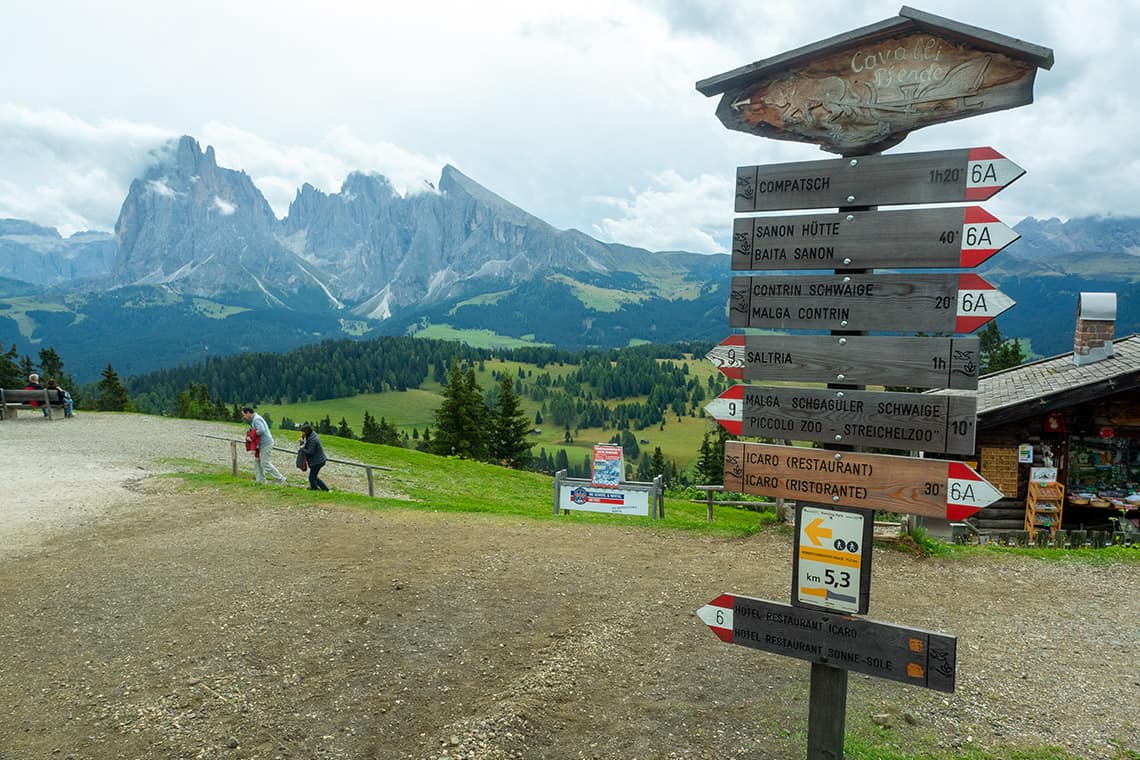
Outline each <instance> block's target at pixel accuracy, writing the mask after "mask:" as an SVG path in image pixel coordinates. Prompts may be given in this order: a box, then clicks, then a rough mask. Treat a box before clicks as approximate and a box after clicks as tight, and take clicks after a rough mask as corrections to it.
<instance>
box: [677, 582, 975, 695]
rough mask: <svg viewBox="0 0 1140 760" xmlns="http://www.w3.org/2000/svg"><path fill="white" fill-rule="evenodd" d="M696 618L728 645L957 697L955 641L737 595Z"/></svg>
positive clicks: (716, 601) (711, 604)
mask: <svg viewBox="0 0 1140 760" xmlns="http://www.w3.org/2000/svg"><path fill="white" fill-rule="evenodd" d="M697 617H699V618H700V619H701V620H702V621H703V622H704V623H705V625H707V626H708V627H709V628H710V629H711V630H712V632H713V633H715V634H716V635H717V638H719V639H720V640H721V641H723V642H725V643H726V644H739V645H740V646H746V647H751V648H753V649H761V650H763V651H765V652H773V653H775V654H782V655H787V656H788V657H797V658H799V659H801V660H809V661H811V662H817V663H821V664H825V665H831V666H833V667H836V668H843V669H844V670H854V671H855V672H857V673H866V674H867V675H869V676H875V677H876V678H886V679H889V680H892V681H902V682H903V683H909V684H912V685H914V686H922V687H925V688H928V689H935V690H937V691H954V672H955V669H956V667H957V655H958V640H957V639H956V638H954V637H953V636H947V635H945V634H942V633H932V632H930V631H921V630H915V629H912V628H902V627H901V626H897V625H891V624H890V623H878V622H875V621H873V620H865V619H863V618H856V617H850V616H848V615H842V614H837V613H834V612H823V611H816V610H812V609H805V608H802V607H791V606H789V605H787V604H780V603H779V602H769V601H767V600H764V599H753V598H752V597H747V596H740V595H738V594H721V595H720V596H718V597H717V598H716V599H713V600H712V601H711V602H709V603H708V604H706V605H705V606H704V607H701V608H700V609H699V610H697Z"/></svg>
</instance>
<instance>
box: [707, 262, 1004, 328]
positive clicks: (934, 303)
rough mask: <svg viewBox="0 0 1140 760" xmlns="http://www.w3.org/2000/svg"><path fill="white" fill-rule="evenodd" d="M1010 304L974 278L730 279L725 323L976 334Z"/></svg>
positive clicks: (918, 275)
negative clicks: (726, 320)
mask: <svg viewBox="0 0 1140 760" xmlns="http://www.w3.org/2000/svg"><path fill="white" fill-rule="evenodd" d="M1013 303H1014V302H1013V299H1012V298H1010V297H1009V296H1007V295H1006V294H1005V293H1002V292H1001V291H1000V290H998V289H997V288H995V287H994V286H993V285H991V284H990V283H988V282H986V281H985V280H983V279H982V278H981V277H979V276H978V275H976V274H863V275H846V276H838V275H832V276H808V275H804V276H798V277H733V278H732V293H731V300H730V302H729V310H728V324H729V326H730V327H764V328H768V329H780V330H787V329H793V330H888V331H890V330H907V331H910V330H923V331H932V332H973V331H974V330H976V329H978V328H979V327H981V326H982V325H984V324H985V323H986V322H989V321H990V320H991V319H993V318H994V317H996V316H997V315H999V314H1001V313H1002V312H1003V311H1005V310H1006V309H1008V308H1009V307H1011V306H1013Z"/></svg>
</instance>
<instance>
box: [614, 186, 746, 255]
mask: <svg viewBox="0 0 1140 760" xmlns="http://www.w3.org/2000/svg"><path fill="white" fill-rule="evenodd" d="M734 179H735V178H734ZM733 184H734V183H733V182H730V181H729V180H728V179H727V178H725V177H720V176H714V175H711V174H702V175H700V176H698V177H695V178H693V179H686V178H684V177H682V176H681V175H680V174H678V173H677V172H676V171H673V170H672V169H670V170H667V171H663V172H660V173H658V174H656V175H654V176H653V177H652V182H651V185H650V187H648V188H646V189H644V190H640V191H639V190H635V189H633V188H630V191H629V197H627V198H615V197H599V198H595V200H597V201H600V202H602V203H605V204H607V205H609V206H612V207H614V208H616V209H618V210H619V211H620V212H621V216H620V217H617V218H610V217H607V218H605V219H603V220H602V221H601V223H600V224H596V225H594V236H595V237H597V238H598V239H600V240H605V241H608V242H615V243H624V244H626V245H633V246H640V247H642V248H648V249H649V250H651V251H661V250H681V251H694V252H697V253H719V252H723V251H725V250H726V247H727V245H726V244H727V239H728V236H729V233H730V231H731V229H730V228H731V213H730V209H731V208H732V198H733Z"/></svg>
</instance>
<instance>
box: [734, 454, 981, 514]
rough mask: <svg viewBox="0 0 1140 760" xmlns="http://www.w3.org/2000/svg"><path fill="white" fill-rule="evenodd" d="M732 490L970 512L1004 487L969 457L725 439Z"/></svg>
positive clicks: (910, 510) (908, 510)
mask: <svg viewBox="0 0 1140 760" xmlns="http://www.w3.org/2000/svg"><path fill="white" fill-rule="evenodd" d="M724 487H725V488H726V489H727V490H729V491H737V492H740V493H751V494H757V495H760V496H771V497H774V498H784V499H795V500H798V501H813V502H820V503H827V504H834V505H838V506H844V507H858V508H860V509H881V510H883V511H886V512H902V513H905V514H912V515H925V516H927V517H940V518H943V519H946V520H952V521H958V520H964V519H966V518H967V517H969V516H970V515H972V514H974V513H975V512H977V511H978V510H979V509H983V508H985V507H987V506H989V505H990V504H993V503H994V502H995V501H997V500H998V499H1000V498H1002V493H1001V492H1000V491H998V490H997V489H996V488H994V487H993V485H992V484H990V482H989V481H987V480H986V479H985V478H983V477H982V476H981V475H979V474H978V473H976V472H975V471H974V470H972V469H971V468H970V467H969V466H967V465H965V464H963V463H962V462H948V461H945V460H940V459H914V458H911V457H899V456H889V455H886V454H858V453H854V452H848V451H824V450H822V449H804V448H796V447H793V446H772V445H769V444H764V443H744V442H742V441H727V442H726V443H725V444H724Z"/></svg>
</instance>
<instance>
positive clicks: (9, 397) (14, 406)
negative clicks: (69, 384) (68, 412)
mask: <svg viewBox="0 0 1140 760" xmlns="http://www.w3.org/2000/svg"><path fill="white" fill-rule="evenodd" d="M33 401H35V402H38V406H37V405H34V404H33V403H32V402H33ZM21 409H35V410H36V411H37V412H40V413H41V414H42V413H43V412H44V410H47V415H46V417H47V418H48V419H49V420H54V419H55V417H56V415H57V414H58V413H59V412H62V411H63V402H62V401H60V400H59V392H58V391H56V390H54V389H52V388H43V389H42V390H31V391H30V390H26V389H24V388H13V389H11V390H9V389H6V388H0V419H3V420H14V419H16V415H17V412H19V410H21Z"/></svg>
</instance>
